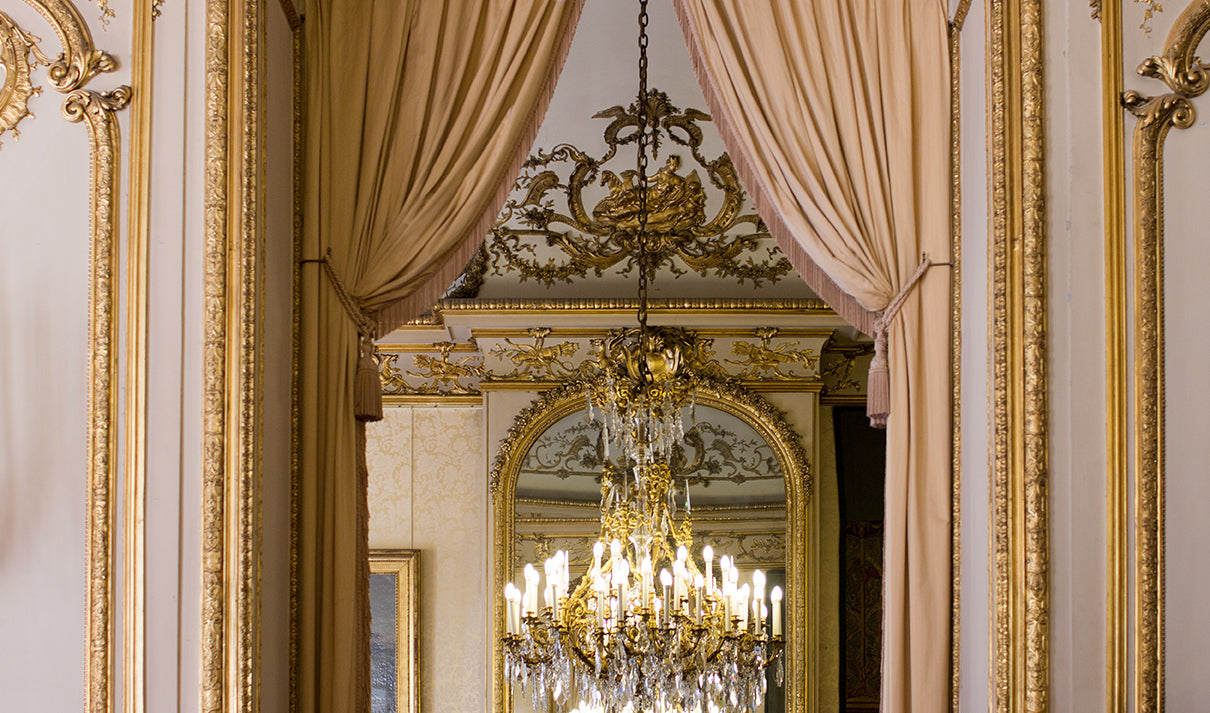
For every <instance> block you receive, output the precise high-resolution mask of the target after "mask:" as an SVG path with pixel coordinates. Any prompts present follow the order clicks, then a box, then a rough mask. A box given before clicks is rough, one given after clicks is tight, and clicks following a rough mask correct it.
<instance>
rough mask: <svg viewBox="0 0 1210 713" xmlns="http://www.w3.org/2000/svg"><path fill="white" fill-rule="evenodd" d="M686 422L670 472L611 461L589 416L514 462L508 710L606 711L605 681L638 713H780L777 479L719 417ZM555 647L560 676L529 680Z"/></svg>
mask: <svg viewBox="0 0 1210 713" xmlns="http://www.w3.org/2000/svg"><path fill="white" fill-rule="evenodd" d="M720 405H721V404H720ZM683 422H684V438H683V439H682V441H681V443H680V444H679V445H678V446H677V447H676V448H675V449H674V451H673V455H672V457H671V458H670V460H669V463H668V465H667V466H664V465H658V466H657V465H653V466H646V467H643V468H636V467H635V464H634V463H621V462H619V458H618V453H617V449H616V448H615V449H614V452H613V454H612V457H611V456H610V453H609V447H608V445H607V444H606V442H605V439H604V438H602V433H601V429H600V426H599V424H598V423H597V422H595V421H592V420H590V419H589V418H588V413H587V412H586V410H584V409H583V408H581V409H579V410H574V411H572V412H570V413H568V414H567V415H565V416H563V417H562V418H559V419H557V420H555V421H554V422H553V423H551V424H550V425H549V426H548V427H546V428H545V430H543V431H542V432H541V433H540V435H538V436H537V437H536V438H535V439H533V441H532V443H531V445H530V446H529V448H528V450H526V451H525V453H524V455H523V456H521V457H520V458H519V464H518V466H517V473H516V481H515V490H514V498H513V541H512V543H511V545H512V546H511V550H512V557H511V560H510V575H511V577H510V579H511V582H509V583H508V584H506V585H505V590H506V597H507V603H506V606H505V612H504V617H505V620H506V621H505V630H506V633H507V634H508V635H509V637H511V638H513V640H514V642H515V643H514V645H511V646H509V647H507V648H506V655H505V667H506V673H505V678H506V680H513V681H514V682H516V683H518V684H521V685H516V686H514V690H513V706H514V708H515V709H516V710H519V711H528V710H534V711H572V710H580V711H583V710H598V709H600V708H602V707H607V704H608V701H607V700H604V699H603V698H602V694H601V692H600V691H599V690H598V689H596V687H595V686H594V685H593V681H594V680H595V679H596V678H597V676H598V675H599V671H600V670H601V668H604V669H606V671H607V673H610V672H612V673H613V674H614V675H613V677H612V679H611V680H612V682H613V684H614V685H615V687H616V688H617V689H618V690H623V691H626V692H627V694H628V695H629V696H630V697H631V698H634V699H636V700H638V701H647V702H648V703H655V704H657V705H658V702H659V701H665V702H672V701H675V702H676V704H677V705H685V706H687V709H690V710H696V709H697V708H698V707H699V705H700V706H701V708H702V709H703V710H709V709H713V708H716V707H718V704H720V703H724V702H728V703H731V702H732V701H739V702H742V703H746V705H745V707H747V708H749V709H751V710H758V711H783V710H785V696H784V694H783V690H782V686H783V682H784V678H785V659H784V657H783V656H782V645H783V641H784V634H785V630H786V617H785V614H784V612H783V602H784V600H785V592H786V567H787V558H786V552H787V549H786V531H787V519H786V516H787V510H786V492H787V486H786V477H785V467H784V466H783V463H782V459H781V457H779V453H778V451H777V449H775V447H774V446H773V445H772V444H770V443H769V441H768V440H767V439H766V437H765V436H763V435H762V434H761V433H760V432H758V431H757V429H756V428H754V427H753V426H752V425H750V424H749V423H748V422H747V421H745V420H744V419H743V418H741V417H739V416H738V415H736V414H735V413H732V412H730V411H728V410H725V409H724V408H720V407H718V406H716V405H707V404H700V403H697V404H694V405H693V406H692V407H688V408H686V409H685V413H684V418H683ZM572 622H583V623H582V625H580V624H573V623H572ZM560 627H563V631H562V632H560ZM560 633H562V635H561V636H560ZM522 641H524V642H525V643H524V645H521V644H520V643H519V642H522ZM560 645H562V646H567V647H571V648H572V649H574V651H573V654H574V655H572V656H569V657H567V659H568V660H569V663H565V664H563V665H562V666H558V665H554V663H553V661H554V660H555V659H556V658H557V657H552V665H551V666H548V667H545V668H543V667H540V666H539V667H535V666H533V665H526V663H527V662H529V663H531V664H532V661H534V660H540V659H542V658H543V657H549V656H552V654H553V653H554V651H553V649H554V648H555V647H557V646H560ZM627 653H629V654H630V655H627ZM611 666H612V667H613V669H612V671H611V670H610V667H611ZM581 669H582V670H581ZM745 670H748V671H751V674H750V675H748V676H744V675H742V672H743V671H745ZM681 671H688V672H689V673H690V675H692V676H696V678H695V679H694V680H686V678H685V676H684V675H678V673H679V672H681ZM737 672H739V673H737ZM585 673H589V674H592V675H585ZM577 674H578V675H577ZM661 674H664V675H661ZM614 679H616V680H614ZM731 705H732V706H734V705H735V704H734V703H731ZM639 707H640V708H641V707H643V706H642V705H640V706H639Z"/></svg>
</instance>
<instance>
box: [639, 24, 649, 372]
mask: <svg viewBox="0 0 1210 713" xmlns="http://www.w3.org/2000/svg"><path fill="white" fill-rule="evenodd" d="M647 22H648V16H647V0H639V95H638V108H639V141H638V144H639V152H638V153H639V157H638V174H639V227H638V231H639V234H638V248H639V310H638V321H639V335H640V341H641V342H646V335H647V279H648V277H647V271H648V265H647V144H648V139H649V131H650V127H649V125H648V122H649V116H648V111H647ZM639 348H640V350H644V351H645V346H644V345H643V344H640V347H639Z"/></svg>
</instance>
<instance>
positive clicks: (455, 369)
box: [375, 342, 484, 396]
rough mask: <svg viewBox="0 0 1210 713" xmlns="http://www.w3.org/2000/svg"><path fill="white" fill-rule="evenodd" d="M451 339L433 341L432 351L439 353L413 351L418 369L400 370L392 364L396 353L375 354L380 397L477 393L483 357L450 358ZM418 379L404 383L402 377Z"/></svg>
mask: <svg viewBox="0 0 1210 713" xmlns="http://www.w3.org/2000/svg"><path fill="white" fill-rule="evenodd" d="M456 346H457V345H455V344H454V343H453V342H437V343H435V344H433V350H434V351H436V352H438V353H439V354H440V356H437V357H434V356H430V355H428V354H416V355H415V356H414V357H413V358H412V365H413V366H414V367H416V368H417V369H418V370H420V371H419V372H414V371H410V370H408V371H406V372H404V371H401V370H400V369H399V367H398V366H396V363H397V362H398V360H399V355H398V354H381V353H376V354H375V358H376V359H377V361H378V366H379V378H380V379H381V380H382V394H383V395H384V396H474V395H478V394H479V393H480V392H479V388H478V385H477V384H478V381H479V380H480V379H482V378H483V374H484V370H483V357H482V356H480V355H479V354H470V355H468V356H463V357H459V358H457V359H455V360H451V359H450V352H452V351H453V350H454V349H455V347H456ZM409 376H410V377H412V378H414V379H421V380H422V383H421V384H420V385H418V386H416V385H413V384H411V383H410V382H408V380H407V378H406V377H409Z"/></svg>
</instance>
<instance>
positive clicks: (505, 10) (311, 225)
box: [295, 0, 582, 713]
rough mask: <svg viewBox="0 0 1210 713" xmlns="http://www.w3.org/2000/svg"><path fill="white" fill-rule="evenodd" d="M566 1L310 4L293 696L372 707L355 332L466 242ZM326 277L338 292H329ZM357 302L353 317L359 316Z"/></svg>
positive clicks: (416, 291) (521, 126)
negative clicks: (344, 294)
mask: <svg viewBox="0 0 1210 713" xmlns="http://www.w3.org/2000/svg"><path fill="white" fill-rule="evenodd" d="M581 7H582V0H577V1H567V2H561V1H559V0H481V1H479V2H474V3H467V2H457V1H456V0H310V2H308V4H307V12H306V22H305V24H304V27H305V41H306V45H305V49H306V76H307V90H308V96H307V104H306V107H307V108H306V110H307V116H306V132H307V133H306V146H305V161H306V176H305V181H306V184H305V185H306V192H305V195H306V198H307V199H306V202H305V205H304V209H303V210H304V223H303V226H304V227H303V252H304V257H305V258H308V262H307V264H305V265H304V266H303V281H302V343H303V345H304V349H303V352H302V364H301V370H302V373H301V392H300V401H301V433H300V439H299V440H300V451H301V452H300V464H299V468H300V479H299V483H300V492H299V493H298V512H297V530H298V550H297V552H298V583H297V584H298V595H299V596H298V611H297V626H298V642H297V644H298V646H297V651H296V661H295V673H296V682H295V687H296V690H295V693H296V695H297V701H298V710H299V711H312V712H316V713H321V712H322V713H333V712H336V711H342V712H344V711H351V712H354V713H362V712H364V711H367V710H368V707H369V630H368V622H369V611H368V605H369V602H368V593H367V589H366V587H367V584H368V581H369V572H368V560H367V550H368V546H367V527H368V519H369V515H368V507H367V504H366V479H367V475H366V470H365V447H364V435H365V432H364V426H363V425H362V424H360V423H358V421H357V420H356V418H355V417H354V403H353V385H354V380H355V373H356V370H357V363H358V357H359V353H358V345H359V339H360V338H361V337H362V336H365V334H364V333H365V332H367V331H372V332H374V333H376V334H384V333H386V332H389V331H390V330H392V329H394V328H395V327H397V326H399V325H400V324H402V323H403V322H404V321H406V320H407V319H409V318H411V317H413V316H415V315H417V314H419V313H420V312H422V311H424V310H425V309H428V308H429V307H431V306H432V305H433V304H434V302H435V301H436V299H437V298H438V297H439V295H440V294H441V292H442V291H443V290H444V289H445V288H446V287H447V286H448V285H449V284H450V283H451V282H452V281H453V280H454V278H455V277H456V276H457V275H458V273H459V272H460V271H461V270H462V268H463V267H464V266H465V265H466V263H467V262H468V261H469V259H470V258H471V256H472V255H473V253H474V251H475V250H476V249H477V248H478V246H479V243H480V241H481V240H482V239H483V236H484V235H486V234H487V230H488V228H489V226H490V224H491V222H492V220H493V219H494V218H495V216H496V214H497V213H498V212H499V209H500V206H501V204H502V203H503V201H504V199H505V197H506V196H507V193H508V190H509V189H510V188H511V186H512V182H513V180H514V179H515V177H516V174H517V172H518V171H519V170H520V164H521V162H522V161H523V160H524V158H525V156H526V155H527V153H528V151H529V148H530V145H531V144H532V142H533V139H534V136H535V135H536V132H537V129H538V126H539V124H540V122H541V119H542V116H543V114H544V113H545V110H546V106H547V104H548V102H549V99H550V95H551V93H552V92H553V90H554V80H555V78H556V77H557V75H558V72H559V70H560V68H561V66H562V63H563V59H564V57H565V56H566V53H567V49H568V46H569V45H570V43H571V37H572V33H573V30H574V28H575V24H576V21H577V20H578V17H579V13H580V9H581ZM320 261H326V263H327V264H326V265H322V267H323V269H320V268H321V264H320ZM341 288H343V290H344V291H345V292H347V295H348V297H349V298H351V301H350V300H349V299H346V300H345V302H344V303H343V304H342V301H341V299H340V295H339V291H340V289H341ZM358 314H361V315H365V316H367V317H368V322H367V321H365V320H362V321H363V324H362V325H361V326H360V327H359V326H358V324H357V323H356V322H355V320H354V319H353V316H354V315H358ZM371 325H372V326H371ZM375 378H376V375H375ZM375 393H376V392H375ZM367 415H368V416H369V417H370V418H372V414H367Z"/></svg>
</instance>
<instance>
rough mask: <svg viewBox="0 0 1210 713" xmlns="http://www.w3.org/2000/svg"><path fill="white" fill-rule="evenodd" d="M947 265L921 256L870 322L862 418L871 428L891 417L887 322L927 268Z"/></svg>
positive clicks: (926, 255)
mask: <svg viewBox="0 0 1210 713" xmlns="http://www.w3.org/2000/svg"><path fill="white" fill-rule="evenodd" d="M949 264H950V263H945V262H929V257H928V254H927V253H926V254H924V255H923V256H922V257H921V260H920V264H919V265H918V266H917V267H916V271H915V272H913V273H912V276H911V277H910V278H908V281H907V282H906V283H904V285H903V287H900V288H899V292H897V293H895V296H894V297H892V298H891V301H890V302H889V303H887V306H886V307H884V308H883V310H882V311H881V312H879V313H878V316H877V317H875V318H874V358H873V359H871V360H870V378H869V382H868V383H867V385H866V389H867V393H868V396H867V397H866V398H867V401H866V415H868V416H869V417H870V425H871V426H873V427H874V428H886V420H887V416H889V415H890V413H891V379H890V374H889V372H888V369H887V360H886V349H887V333H888V332H890V330H891V321H892V320H893V319H895V315H897V314H899V309H900V308H901V307H903V303H904V302H905V301H906V300H907V296H908V295H909V294H910V293H911V291H912V288H913V287H915V286H916V283H918V282H920V278H922V277H924V273H926V272H928V269H929V268H930V267H933V266H934V265H949Z"/></svg>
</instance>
